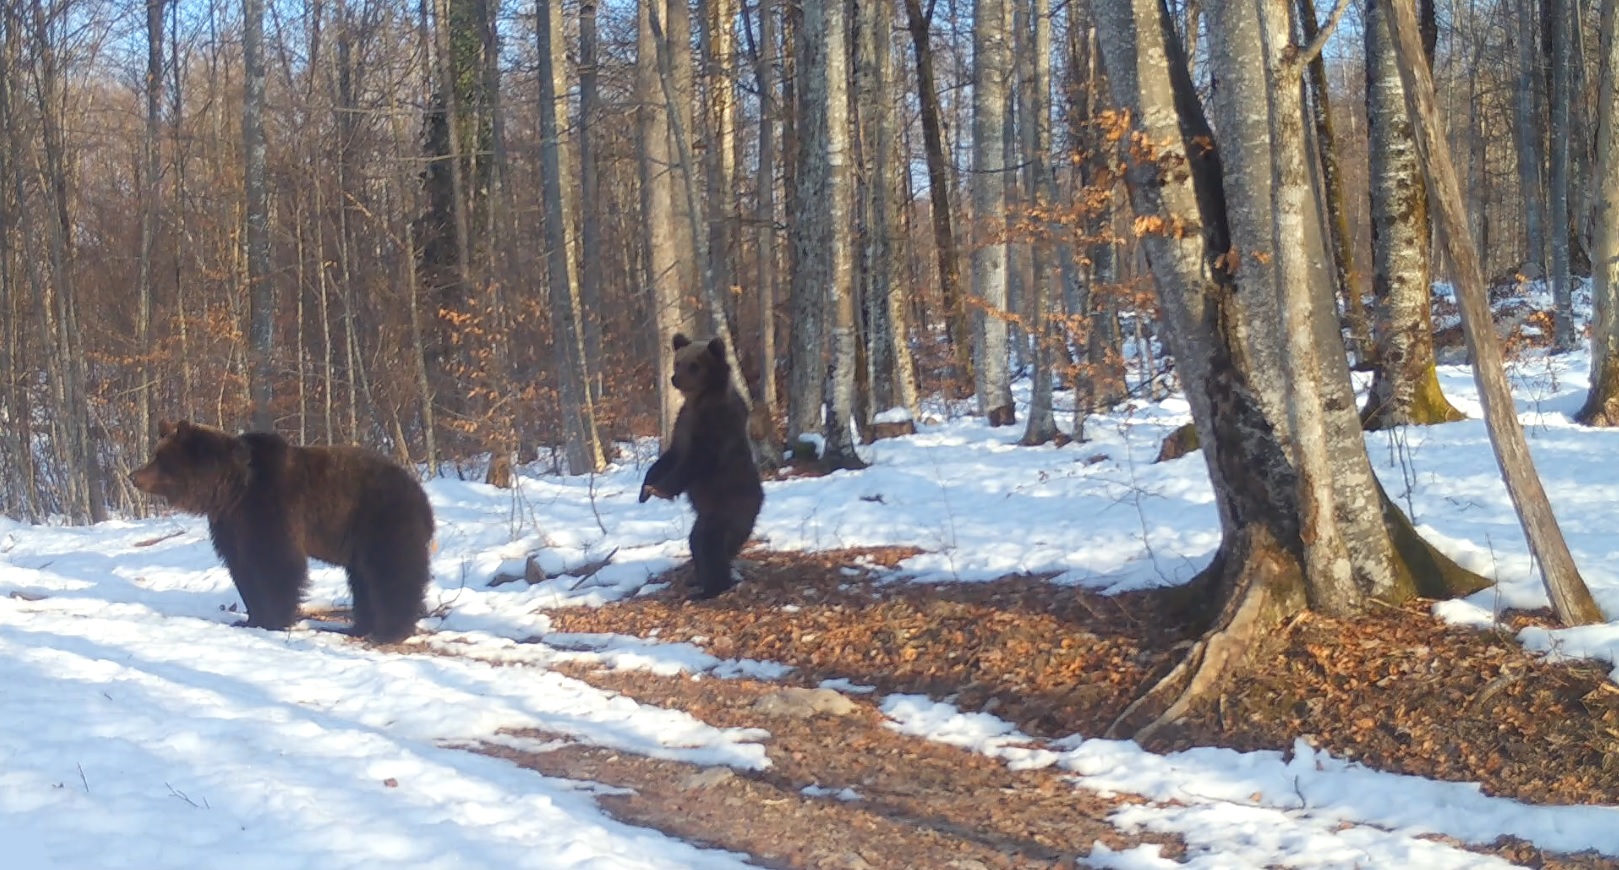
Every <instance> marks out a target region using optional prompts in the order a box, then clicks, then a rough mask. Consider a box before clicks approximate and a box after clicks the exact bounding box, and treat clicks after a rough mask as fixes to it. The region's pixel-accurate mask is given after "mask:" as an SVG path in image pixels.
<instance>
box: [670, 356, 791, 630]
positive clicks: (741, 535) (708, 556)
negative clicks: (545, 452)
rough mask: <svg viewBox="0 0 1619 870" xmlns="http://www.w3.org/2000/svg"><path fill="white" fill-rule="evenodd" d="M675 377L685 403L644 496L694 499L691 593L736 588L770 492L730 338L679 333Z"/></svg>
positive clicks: (715, 592) (709, 595)
mask: <svg viewBox="0 0 1619 870" xmlns="http://www.w3.org/2000/svg"><path fill="white" fill-rule="evenodd" d="M674 348H675V373H674V377H673V379H672V380H673V382H674V385H675V389H677V390H679V391H680V395H681V397H682V398H683V399H684V400H685V403H684V404H682V405H681V406H680V414H679V415H678V416H677V417H675V431H674V435H673V437H671V438H670V439H669V449H668V450H665V451H664V452H663V455H662V456H659V457H658V461H657V462H654V463H652V467H651V468H649V469H647V472H646V479H645V480H643V481H642V482H641V501H643V502H644V501H646V500H647V499H648V498H650V497H652V496H658V497H659V498H674V497H676V496H678V495H680V494H681V493H685V494H686V498H687V499H688V500H690V501H691V506H692V509H693V510H695V511H696V512H697V521H696V522H694V523H692V527H691V538H690V542H691V561H692V569H693V574H694V575H695V577H694V579H695V580H696V585H697V591H696V593H695V594H694V595H693V597H694V598H698V599H704V598H713V597H714V596H716V595H719V594H720V593H722V592H724V591H725V590H727V589H730V588H731V560H732V559H735V558H736V554H737V553H739V552H741V550H742V545H743V544H744V543H746V542H747V540H748V535H750V534H752V533H753V522H754V520H756V519H758V517H759V508H760V506H761V505H763V504H764V500H765V491H764V487H763V486H762V485H760V483H759V466H758V464H757V463H756V462H754V459H753V448H752V446H750V445H749V444H748V406H747V403H745V402H743V401H742V395H741V394H740V393H738V392H737V391H736V387H735V386H733V385H732V384H731V367H730V365H729V364H728V363H726V361H725V343H724V342H722V341H721V340H720V339H717V338H716V339H712V340H710V341H709V342H707V343H706V344H702V343H696V344H694V343H693V342H692V340H691V339H689V338H687V337H686V336H684V335H680V334H676V335H675V338H674Z"/></svg>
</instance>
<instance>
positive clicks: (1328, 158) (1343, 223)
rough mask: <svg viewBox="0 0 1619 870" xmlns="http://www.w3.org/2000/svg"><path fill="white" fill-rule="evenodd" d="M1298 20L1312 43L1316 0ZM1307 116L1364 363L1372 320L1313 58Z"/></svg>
mask: <svg viewBox="0 0 1619 870" xmlns="http://www.w3.org/2000/svg"><path fill="white" fill-rule="evenodd" d="M1299 18H1300V22H1301V23H1302V25H1303V33H1304V41H1305V42H1311V41H1313V40H1314V39H1315V38H1316V34H1317V33H1318V32H1319V31H1320V26H1319V25H1318V24H1317V23H1316V9H1315V0H1299ZM1308 72H1309V80H1308V81H1309V86H1310V111H1311V119H1312V120H1313V121H1314V123H1315V141H1316V147H1317V150H1318V151H1319V153H1320V158H1321V181H1322V187H1323V188H1324V191H1323V192H1324V194H1325V198H1326V205H1327V225H1328V227H1329V229H1330V236H1331V242H1332V244H1331V249H1332V265H1333V270H1334V274H1335V276H1336V278H1337V284H1338V293H1339V295H1341V296H1342V297H1343V300H1344V320H1345V322H1346V323H1347V324H1348V326H1349V341H1350V349H1351V350H1352V351H1353V352H1354V354H1355V358H1356V362H1357V363H1363V362H1365V361H1366V357H1367V355H1368V354H1369V353H1370V352H1371V347H1372V327H1371V318H1370V317H1368V316H1367V313H1366V305H1365V301H1364V299H1363V298H1362V297H1361V272H1360V269H1359V268H1358V266H1359V264H1357V263H1356V262H1355V238H1354V236H1353V235H1351V233H1350V229H1349V205H1348V200H1347V198H1346V197H1345V195H1344V179H1343V170H1342V169H1341V168H1340V167H1339V166H1338V137H1337V134H1336V132H1335V131H1334V130H1333V123H1332V101H1331V99H1330V98H1329V96H1328V94H1329V91H1330V88H1328V86H1327V64H1326V61H1325V60H1324V59H1323V57H1322V55H1320V54H1317V55H1316V56H1315V58H1314V59H1313V60H1311V61H1310V63H1309V70H1308Z"/></svg>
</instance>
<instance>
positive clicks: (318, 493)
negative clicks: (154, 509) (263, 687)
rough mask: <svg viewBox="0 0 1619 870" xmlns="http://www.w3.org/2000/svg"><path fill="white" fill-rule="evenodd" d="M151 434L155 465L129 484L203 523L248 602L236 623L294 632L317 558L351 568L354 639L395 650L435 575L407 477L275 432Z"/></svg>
mask: <svg viewBox="0 0 1619 870" xmlns="http://www.w3.org/2000/svg"><path fill="white" fill-rule="evenodd" d="M158 434H159V435H161V436H162V439H161V440H159V441H158V443H157V447H156V448H154V450H153V454H152V460H151V461H150V462H148V463H146V464H145V465H143V466H141V467H140V468H138V469H136V470H135V471H134V472H132V473H131V474H130V475H129V479H130V480H131V481H132V482H133V483H134V484H135V486H136V488H138V489H140V490H141V491H142V492H145V493H149V494H151V495H155V496H158V497H160V498H163V499H165V500H167V501H168V503H169V504H170V505H172V506H173V507H174V508H175V509H176V510H180V511H184V512H186V513H191V514H200V515H202V516H206V517H207V518H208V533H209V535H210V536H211V537H212V538H213V541H214V550H215V551H216V552H218V553H219V557H220V558H221V559H224V560H225V567H227V568H229V569H230V578H231V581H232V582H233V583H235V584H236V591H237V592H238V593H239V594H240V595H241V596H242V603H243V604H244V605H246V607H247V621H246V622H245V623H242V624H243V625H246V626H249V627H252V628H267V629H271V630H276V631H279V630H282V629H285V628H287V627H288V626H290V625H292V623H293V621H294V620H295V619H297V617H298V603H299V600H300V599H301V598H302V596H303V591H304V585H305V583H306V582H307V581H308V579H309V560H308V557H309V556H314V557H315V558H317V559H319V560H321V561H323V562H330V563H331V564H333V565H341V566H343V567H344V568H345V569H347V571H348V578H349V591H350V592H351V593H352V594H353V596H354V630H353V633H354V635H355V636H357V637H364V638H367V639H369V640H370V641H372V642H374V643H393V642H395V641H400V640H404V639H405V638H407V637H409V636H410V634H411V632H412V631H414V630H415V628H416V620H417V619H418V618H420V616H421V615H422V598H423V596H424V595H425V594H426V592H427V584H428V581H429V580H430V579H431V572H430V571H429V568H428V558H429V556H430V547H431V544H432V539H433V508H432V506H431V505H429V504H428V502H427V493H425V492H423V491H422V485H421V484H420V483H419V482H417V480H416V478H415V477H414V476H413V475H411V474H410V472H408V471H406V470H405V469H403V468H401V467H400V466H399V465H397V464H396V463H394V462H393V461H392V460H390V459H388V458H387V457H385V456H383V455H382V454H380V453H377V452H376V451H373V450H366V449H364V448H360V447H296V446H293V445H291V444H288V443H287V440H286V439H285V438H282V437H281V436H280V435H276V434H274V433H272V432H249V433H247V434H245V435H232V434H230V433H228V432H224V431H221V430H219V429H215V428H212V427H210V426H199V425H196V424H193V423H188V422H186V421H184V420H182V421H180V422H179V423H174V424H170V423H168V422H164V423H162V424H160V425H159V426H158Z"/></svg>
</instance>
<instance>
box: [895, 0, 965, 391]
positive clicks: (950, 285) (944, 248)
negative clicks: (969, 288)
mask: <svg viewBox="0 0 1619 870" xmlns="http://www.w3.org/2000/svg"><path fill="white" fill-rule="evenodd" d="M931 2H932V0H930V5H929V7H928V11H927V12H926V13H923V11H922V0H905V19H906V25H907V28H908V29H909V30H910V33H911V44H912V45H913V46H914V48H915V50H916V79H917V82H916V89H917V101H918V103H919V104H920V106H921V116H922V150H923V152H924V154H925V155H926V158H927V167H928V207H929V211H930V213H931V215H932V218H933V247H934V251H935V253H936V255H937V256H938V258H939V295H940V297H941V299H942V300H943V302H944V307H945V323H946V330H945V335H946V337H947V338H948V339H949V340H950V344H951V349H952V350H954V351H955V358H956V371H955V377H956V385H957V390H958V395H961V396H965V395H967V394H968V392H969V391H970V390H971V389H972V385H973V383H974V381H975V376H974V373H973V354H972V335H971V330H969V329H968V317H967V307H966V305H965V304H964V300H963V299H962V296H961V257H960V255H959V254H958V253H957V251H956V233H955V227H954V226H953V221H954V218H953V217H952V212H951V210H950V195H951V194H950V163H949V160H948V158H947V157H946V156H945V151H944V123H943V120H942V115H943V110H942V109H941V108H940V106H939V90H938V86H937V85H936V84H935V82H936V79H935V77H934V74H933V46H932V35H931V33H930V30H931V27H932V22H933V7H932V5H931Z"/></svg>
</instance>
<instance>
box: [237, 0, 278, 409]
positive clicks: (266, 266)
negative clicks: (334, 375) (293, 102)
mask: <svg viewBox="0 0 1619 870" xmlns="http://www.w3.org/2000/svg"><path fill="white" fill-rule="evenodd" d="M242 8H243V23H242V66H243V76H244V78H243V87H244V89H245V90H244V93H243V97H242V155H243V159H244V160H245V161H246V164H245V166H244V171H243V177H244V179H245V180H246V189H247V193H246V200H245V208H244V219H245V221H246V227H245V229H244V231H243V234H242V235H243V239H244V240H245V243H246V246H247V250H246V255H247V288H246V290H247V294H246V295H247V297H248V330H247V348H248V360H249V366H248V393H249V396H250V398H251V400H252V403H253V422H252V425H253V428H254V429H255V430H258V431H261V432H269V431H272V430H274V429H275V417H274V412H273V410H272V408H271V406H270V403H271V401H272V399H273V396H274V393H273V392H272V386H271V379H272V378H273V376H274V369H273V368H272V363H271V360H272V354H273V348H274V343H275V300H276V297H275V283H274V281H273V280H272V279H271V277H270V197H269V187H268V182H267V180H266V178H265V173H266V168H265V149H264V0H242Z"/></svg>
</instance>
